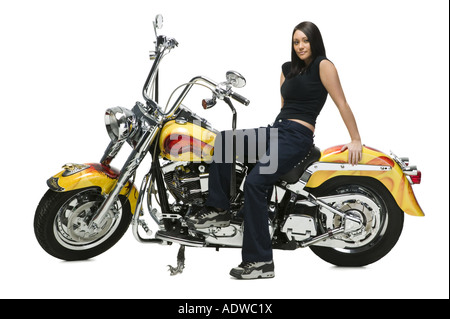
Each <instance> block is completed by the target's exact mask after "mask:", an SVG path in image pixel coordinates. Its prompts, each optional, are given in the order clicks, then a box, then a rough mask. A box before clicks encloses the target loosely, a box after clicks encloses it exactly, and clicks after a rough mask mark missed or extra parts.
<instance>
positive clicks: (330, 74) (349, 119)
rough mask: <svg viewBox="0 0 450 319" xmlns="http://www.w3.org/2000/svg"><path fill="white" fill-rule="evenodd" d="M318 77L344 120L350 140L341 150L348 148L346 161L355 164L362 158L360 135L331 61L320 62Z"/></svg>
mask: <svg viewBox="0 0 450 319" xmlns="http://www.w3.org/2000/svg"><path fill="white" fill-rule="evenodd" d="M320 79H321V81H322V84H323V86H324V87H325V89H326V90H327V91H328V94H330V96H331V98H332V99H333V101H334V103H335V104H336V106H337V108H338V109H339V113H340V114H341V116H342V119H343V120H344V123H345V126H346V127H347V130H348V133H349V134H350V138H351V140H352V141H351V142H350V143H348V144H346V145H344V146H343V147H342V150H341V151H344V150H346V149H348V162H349V163H350V164H352V165H356V164H358V162H359V161H360V160H361V158H362V144H361V137H360V135H359V131H358V126H357V125H356V120H355V117H354V115H353V112H352V110H351V109H350V106H349V105H348V103H347V100H346V99H345V95H344V91H343V90H342V86H341V82H340V80H339V75H338V73H337V70H336V68H335V66H334V64H333V63H331V62H330V61H328V60H323V61H321V62H320Z"/></svg>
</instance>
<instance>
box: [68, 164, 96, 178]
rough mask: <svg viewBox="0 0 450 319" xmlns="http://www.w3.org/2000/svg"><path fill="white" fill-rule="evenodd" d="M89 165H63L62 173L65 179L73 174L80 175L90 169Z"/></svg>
mask: <svg viewBox="0 0 450 319" xmlns="http://www.w3.org/2000/svg"><path fill="white" fill-rule="evenodd" d="M89 167H90V166H89V165H86V164H73V163H67V164H64V165H63V167H62V168H63V169H64V172H63V173H62V176H63V177H67V176H71V175H73V174H76V173H79V172H81V171H84V170H85V169H87V168H89Z"/></svg>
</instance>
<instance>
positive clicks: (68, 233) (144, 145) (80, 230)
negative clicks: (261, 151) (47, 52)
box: [34, 15, 424, 275]
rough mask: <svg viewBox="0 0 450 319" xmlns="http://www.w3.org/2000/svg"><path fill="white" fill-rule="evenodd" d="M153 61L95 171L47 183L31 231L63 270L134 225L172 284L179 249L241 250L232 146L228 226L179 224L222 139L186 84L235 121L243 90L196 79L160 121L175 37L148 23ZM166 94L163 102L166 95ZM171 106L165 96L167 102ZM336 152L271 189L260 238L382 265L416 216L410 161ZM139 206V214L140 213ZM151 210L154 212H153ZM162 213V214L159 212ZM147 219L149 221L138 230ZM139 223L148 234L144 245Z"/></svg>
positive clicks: (240, 177) (115, 111) (201, 190)
mask: <svg viewBox="0 0 450 319" xmlns="http://www.w3.org/2000/svg"><path fill="white" fill-rule="evenodd" d="M153 25H154V31H155V35H156V42H155V51H152V52H151V53H150V59H151V60H153V64H152V67H151V70H150V72H149V75H148V77H147V79H146V81H145V84H144V87H143V90H142V94H143V98H144V100H145V104H144V103H141V102H136V104H135V105H134V107H133V108H132V109H131V110H130V109H127V108H124V107H113V108H109V109H107V110H106V113H105V124H106V129H107V133H108V135H109V136H110V138H111V142H110V143H109V145H108V147H107V148H106V150H105V152H104V155H103V157H102V158H101V160H100V162H99V163H87V164H73V163H69V164H65V165H64V166H63V167H62V168H63V170H62V171H61V172H59V173H57V174H56V175H54V176H52V177H51V178H50V179H48V181H47V185H48V187H49V189H48V191H47V192H46V193H45V195H44V196H43V197H42V199H41V201H40V203H39V205H38V207H37V209H36V214H35V219H34V231H35V235H36V238H37V240H38V242H39V244H40V245H41V247H42V248H43V249H44V250H45V251H46V252H47V253H49V254H50V255H52V256H54V257H56V258H60V259H63V260H68V261H73V260H84V259H89V258H92V257H94V256H97V255H99V254H101V253H103V252H105V251H106V250H108V249H109V248H111V247H112V246H113V245H114V244H116V243H117V242H118V241H119V240H120V238H121V237H122V236H123V235H124V233H125V232H126V231H127V229H128V228H129V225H130V224H131V225H132V232H133V235H134V237H135V238H136V239H137V241H138V242H140V243H156V244H166V245H170V244H173V243H175V244H179V245H180V249H179V252H178V257H177V265H176V266H175V267H172V266H169V267H170V272H171V274H172V275H174V274H177V273H181V272H182V271H183V269H184V267H185V265H184V255H185V247H190V246H194V247H213V248H216V249H217V250H218V249H219V248H231V247H234V248H235V247H241V246H242V239H243V227H245V225H244V223H243V221H242V218H240V215H239V211H240V209H241V207H242V206H243V204H244V201H243V200H244V196H243V195H244V193H243V185H244V183H245V178H246V175H247V173H248V172H249V170H250V169H251V165H250V166H249V165H246V164H244V163H241V162H239V161H238V160H237V159H236V156H235V155H236V141H235V137H234V139H233V146H234V147H233V156H232V173H231V181H232V182H231V189H230V198H231V199H230V204H231V213H232V220H231V223H230V224H229V226H226V227H213V226H211V227H209V228H204V229H195V228H192V227H189V225H188V223H187V219H188V218H189V216H193V215H195V214H196V213H197V212H198V211H199V210H200V209H201V208H202V207H203V205H204V203H205V201H206V198H207V195H208V178H209V168H210V164H211V159H212V155H213V153H214V142H215V139H216V137H217V136H219V135H220V132H218V131H217V130H215V129H214V128H213V127H212V126H211V124H210V123H209V122H208V121H206V120H205V119H203V118H201V117H200V116H198V115H196V114H195V113H193V112H192V111H191V110H190V109H188V108H187V107H186V106H184V105H183V104H182V102H183V100H184V98H185V97H186V95H187V94H188V93H189V91H190V90H191V88H192V87H193V86H194V85H199V86H202V87H206V88H207V89H209V90H210V91H211V92H212V98H210V99H204V100H203V101H202V106H203V108H205V109H210V108H212V107H213V106H215V104H216V102H217V100H221V101H224V102H225V104H227V105H228V107H229V108H230V110H231V111H232V113H233V119H232V132H234V131H235V130H236V119H237V112H236V109H235V108H234V105H233V103H232V101H231V99H233V100H235V101H237V102H239V103H241V104H244V105H249V103H250V101H249V100H248V99H246V98H245V97H243V96H241V95H240V94H238V93H236V92H234V91H233V89H235V88H242V87H243V86H245V84H246V81H245V78H244V77H243V76H242V75H241V74H239V73H238V72H235V71H229V72H227V73H226V81H224V82H221V83H216V82H214V81H212V80H210V79H208V78H206V77H203V76H197V77H194V78H193V79H191V80H190V81H189V82H188V83H185V84H183V85H181V86H179V87H178V88H177V89H175V91H174V93H175V92H176V91H177V90H178V89H181V88H184V89H183V91H182V92H181V94H180V95H179V96H178V98H177V99H176V101H175V103H174V104H173V105H172V106H171V108H170V109H169V110H168V111H167V112H166V110H167V106H168V105H169V102H168V103H167V106H166V109H165V110H163V108H162V107H161V106H160V105H159V102H158V86H159V83H158V70H159V65H160V63H161V61H162V59H163V57H164V56H165V55H167V54H168V53H169V52H170V51H171V50H173V49H174V48H176V47H177V46H178V42H177V41H176V40H175V39H174V38H170V37H166V36H163V35H158V32H159V31H158V30H159V29H161V27H162V16H161V15H158V16H157V17H156V19H155V21H154V22H153ZM174 93H172V96H173V94H174ZM172 96H171V97H170V98H169V101H170V100H171V98H172ZM125 142H127V143H128V144H129V145H130V146H131V147H132V151H131V153H130V155H129V156H128V159H127V160H126V161H125V164H124V165H123V167H122V168H121V169H120V170H118V169H116V168H114V167H112V166H111V165H110V164H111V162H112V161H113V159H114V158H115V157H116V155H117V154H118V152H119V151H120V150H121V148H122V146H123V145H124V144H125ZM341 147H342V146H335V147H330V148H327V149H325V150H323V151H321V150H320V149H319V148H318V147H316V146H313V147H312V148H311V150H310V152H309V154H308V155H307V156H306V157H305V158H304V159H303V160H302V161H301V162H300V163H299V164H298V165H296V166H295V167H294V168H293V169H292V170H291V171H290V172H289V173H288V174H286V175H285V176H283V177H282V178H281V179H280V180H279V181H278V182H277V183H276V185H274V187H273V192H272V195H271V197H270V198H268V201H269V205H268V207H269V216H270V218H269V220H268V222H267V227H268V228H269V231H270V234H271V238H272V245H273V248H274V249H284V250H296V249H298V248H306V247H309V248H310V249H311V250H312V251H313V252H314V253H315V254H316V255H317V256H319V257H320V258H321V259H323V260H325V261H327V262H329V263H331V264H334V265H337V266H364V265H368V264H370V263H373V262H376V261H378V260H379V259H381V258H382V257H384V256H385V255H386V254H388V252H389V251H390V250H391V249H392V248H393V247H394V245H395V244H396V242H397V240H398V238H399V236H400V235H401V232H402V229H403V221H404V213H406V214H409V215H413V216H424V213H423V211H422V209H421V208H420V206H419V204H418V202H417V200H416V197H415V195H414V192H413V189H412V185H414V184H419V183H420V181H421V172H420V171H419V170H418V169H417V167H416V166H412V165H409V160H408V158H400V157H398V156H396V155H395V154H393V153H391V154H390V155H387V154H385V153H383V152H381V151H378V150H376V149H374V148H371V147H368V146H364V147H363V157H362V160H361V161H360V163H359V164H357V165H354V166H352V165H350V164H348V163H347V156H348V154H347V151H344V152H342V151H341ZM147 154H149V155H150V156H151V161H152V162H151V167H150V169H149V171H148V173H147V174H145V176H144V178H143V180H142V183H141V186H140V188H139V190H138V189H137V187H136V186H135V184H134V181H135V177H136V171H137V169H138V167H139V166H140V165H141V164H142V162H143V159H144V157H145V156H146V155H147ZM145 202H146V204H144V203H145ZM155 202H156V203H155ZM158 208H159V209H158ZM146 217H147V220H146ZM148 218H151V220H152V221H153V222H154V223H155V224H156V225H157V227H158V230H157V231H156V233H155V234H154V235H153V232H152V230H151V229H150V227H149V225H148V223H147V222H148Z"/></svg>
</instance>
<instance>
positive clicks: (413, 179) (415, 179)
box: [409, 171, 422, 184]
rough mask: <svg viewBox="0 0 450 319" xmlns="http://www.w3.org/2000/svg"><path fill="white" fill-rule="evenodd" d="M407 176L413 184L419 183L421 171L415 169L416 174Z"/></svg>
mask: <svg viewBox="0 0 450 319" xmlns="http://www.w3.org/2000/svg"><path fill="white" fill-rule="evenodd" d="M409 177H410V178H411V182H413V184H420V182H421V181H422V172H421V171H417V175H410V176H409Z"/></svg>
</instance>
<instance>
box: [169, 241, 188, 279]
mask: <svg viewBox="0 0 450 319" xmlns="http://www.w3.org/2000/svg"><path fill="white" fill-rule="evenodd" d="M184 249H185V246H184V245H180V249H179V250H178V255H177V266H176V267H172V266H170V265H168V266H169V271H170V275H171V276H175V275H177V274H181V273H182V272H183V269H184Z"/></svg>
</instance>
